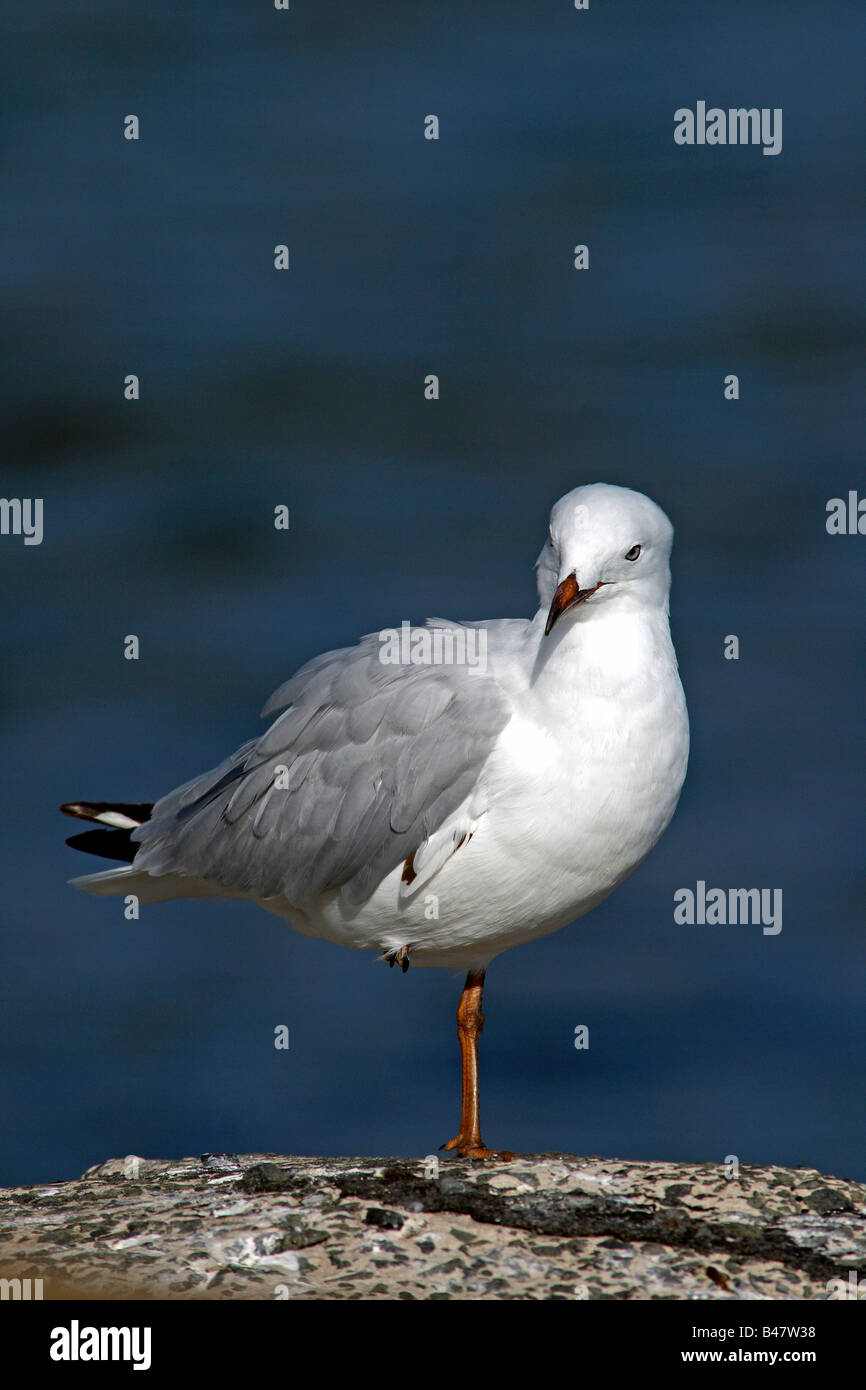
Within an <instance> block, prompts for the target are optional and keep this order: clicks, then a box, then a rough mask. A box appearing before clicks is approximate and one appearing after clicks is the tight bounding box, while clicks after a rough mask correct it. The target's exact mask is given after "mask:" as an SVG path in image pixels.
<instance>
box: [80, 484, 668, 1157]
mask: <svg viewBox="0 0 866 1390" xmlns="http://www.w3.org/2000/svg"><path fill="white" fill-rule="evenodd" d="M672 540H673V527H672V526H671V523H670V522H669V520H668V518H667V517H666V516H665V514H664V512H663V511H662V510H661V509H660V508H659V507H658V506H657V505H656V504H655V503H654V502H652V501H651V500H650V499H649V498H648V497H645V496H644V495H643V494H642V493H639V492H634V491H632V490H631V489H629V488H624V487H615V486H612V485H611V484H607V483H592V484H589V485H586V486H582V487H578V488H575V489H574V490H573V491H572V492H569V493H568V494H567V495H566V496H564V497H562V498H560V500H559V501H558V502H556V503H555V505H554V507H553V509H552V511H551V515H550V528H549V531H548V536H547V540H546V542H545V544H544V547H543V549H542V551H541V554H540V555H539V557H538V561H537V564H536V569H537V577H538V596H539V607H538V611H537V612H536V614H535V616H534V617H533V618H531V619H522V618H499V619H492V620H489V621H486V622H474V623H469V622H450V621H446V620H444V619H440V618H431V619H428V620H427V623H426V625H424V626H421V627H410V626H409V625H408V624H406V623H404V625H403V626H404V629H406V628H408V633H407V634H406V635H407V637H408V638H409V640H407V641H406V642H402V643H400V644H398V647H397V648H396V649H395V645H394V641H393V634H392V635H391V636H389V637H388V639H387V641H386V640H385V634H383V633H378V634H377V633H371V634H369V635H367V636H366V637H362V638H361V640H360V642H359V643H358V644H357V645H356V646H354V647H344V648H341V649H340V650H339V651H330V652H326V653H325V654H324V655H322V656H318V657H315V658H314V659H313V660H312V661H309V662H307V664H306V665H305V666H302V667H301V669H300V670H299V671H298V672H297V673H296V674H295V675H294V676H292V678H291V679H290V680H288V681H286V683H285V684H284V685H281V686H280V688H279V689H278V690H277V691H276V692H275V693H274V694H273V695H272V696H271V698H270V699H269V700H268V702H267V704H266V705H265V707H264V709H263V711H262V716H263V717H266V716H268V715H276V718H275V719H274V720H273V721H272V722H271V723H270V725H269V727H268V728H267V730H266V732H265V733H264V734H262V735H261V736H260V737H258V738H253V739H250V740H249V741H248V742H246V743H244V744H243V745H242V746H241V747H240V748H238V750H237V751H236V752H235V753H232V754H231V756H230V757H228V758H226V759H225V761H224V762H222V763H220V765H219V766H218V767H216V768H214V769H212V770H211V771H210V772H206V773H204V774H203V775H202V776H199V777H196V778H195V779H194V780H193V781H191V782H187V783H185V784H184V785H183V786H181V787H178V788H176V790H174V791H170V792H169V793H168V794H167V795H166V796H163V797H161V798H160V800H158V801H157V802H155V803H154V804H151V803H147V802H116V801H112V802H83V801H76V802H68V803H66V804H65V805H64V806H62V807H61V809H62V810H63V811H64V812H66V813H67V814H68V815H72V816H76V817H79V818H82V819H84V820H87V821H91V822H95V823H96V824H97V825H98V827H99V828H97V829H91V830H88V831H85V832H84V833H82V834H79V835H75V836H73V837H72V838H71V839H70V840H69V841H68V842H67V843H69V844H70V845H72V846H73V847H74V848H76V849H80V850H84V851H86V852H88V853H92V854H96V855H99V856H102V857H104V858H109V859H114V860H117V861H121V863H120V865H119V867H115V868H112V869H109V870H107V871H104V872H101V873H94V874H89V875H87V876H86V877H83V878H76V879H73V880H72V883H73V884H74V886H75V887H77V888H80V889H83V890H84V891H85V892H88V893H95V894H101V895H108V894H122V895H124V896H126V895H129V894H134V895H135V896H136V897H137V899H138V900H139V902H140V903H142V904H147V903H155V902H161V901H165V900H166V899H172V898H208V897H217V898H240V899H246V900H251V901H253V902H255V903H258V904H259V906H261V907H263V908H265V909H266V911H268V912H271V913H275V914H276V915H277V916H279V917H281V918H284V919H285V920H286V921H287V922H288V923H289V924H290V925H291V926H292V927H294V928H295V929H296V930H297V931H299V932H301V933H302V934H303V935H305V936H310V937H315V938H318V939H321V940H325V941H331V942H335V943H338V944H339V945H343V946H349V947H352V948H353V949H355V950H361V951H366V950H369V951H376V952H377V953H378V956H379V959H381V960H384V961H385V962H387V963H388V964H389V965H391V966H394V965H398V966H399V967H400V969H401V971H402V972H404V973H405V971H406V970H407V969H408V968H409V966H410V964H411V965H412V966H440V967H446V968H450V969H457V970H460V971H461V972H462V971H464V970H465V971H466V980H465V984H464V987H463V991H462V994H461V997H460V1003H459V1007H458V1010H457V1034H458V1041H459V1044H460V1053H461V1070H462V1104H461V1115H460V1128H459V1130H458V1132H457V1134H456V1136H455V1137H454V1138H453V1139H451V1140H450V1141H449V1142H448V1143H447V1144H444V1145H443V1146H442V1147H443V1148H444V1149H446V1150H452V1151H456V1152H457V1153H458V1154H460V1155H461V1156H463V1157H465V1158H470V1159H492V1158H497V1157H503V1156H508V1155H507V1154H506V1151H503V1150H493V1149H488V1148H487V1146H486V1145H485V1144H484V1142H483V1140H482V1137H481V1124H480V1115H479V1088H478V1039H479V1036H480V1034H481V1030H482V1026H483V1023H484V1017H483V1014H482V991H483V987H484V979H485V973H486V971H487V968H488V966H489V965H490V962H491V961H492V960H493V959H494V958H495V957H496V956H498V955H500V954H501V953H502V952H503V951H507V950H509V949H510V948H511V947H513V946H519V945H522V944H524V943H526V942H530V941H535V940H537V939H538V938H540V937H543V936H547V935H548V934H549V933H551V932H555V931H558V930H559V929H560V928H561V927H564V926H566V925H567V924H568V923H570V922H573V921H575V920H576V919H577V918H579V917H582V916H584V915H585V914H586V913H588V912H590V911H591V910H592V908H594V907H595V906H597V904H598V903H600V902H601V901H602V900H603V899H604V898H606V897H607V896H608V895H609V894H610V893H612V892H613V891H614V889H615V888H617V887H618V886H619V885H620V884H621V883H622V882H623V881H624V880H625V879H626V878H628V876H629V875H630V874H631V873H633V872H634V870H635V869H636V868H637V867H638V865H639V864H640V863H641V862H642V861H643V860H644V859H645V858H646V856H647V855H648V854H649V852H650V851H651V850H652V849H653V847H654V846H655V845H656V843H657V842H658V840H659V838H660V836H661V835H662V833H663V832H664V830H665V828H666V827H667V825H668V823H669V821H670V819H671V817H672V815H673V813H674V810H675V808H676V804H677V801H678V799H679V795H680V791H681V788H682V785H683V780H684V777H685V772H686V764H687V761H688V749H689V726H688V715H687V711H686V702H685V697H684V694H683V690H682V686H681V684H680V678H679V673H678V668H677V660H676V655H675V652H674V648H673V644H672V641H671V635H670V627H669V622H668V599H669V591H670V568H669V559H670V552H671V544H672ZM433 639H436V640H435V641H434V640H433ZM437 652H438V657H439V659H438V660H437ZM470 656H472V657H473V660H471V661H470V659H469V658H470ZM482 656H483V659H481V657H482Z"/></svg>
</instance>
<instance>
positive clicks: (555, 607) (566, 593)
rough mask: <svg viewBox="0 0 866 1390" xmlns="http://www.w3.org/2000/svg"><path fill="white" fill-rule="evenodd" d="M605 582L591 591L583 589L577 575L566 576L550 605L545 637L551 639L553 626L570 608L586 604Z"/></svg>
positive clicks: (558, 586) (600, 582) (596, 585)
mask: <svg viewBox="0 0 866 1390" xmlns="http://www.w3.org/2000/svg"><path fill="white" fill-rule="evenodd" d="M603 582H604V581H603V580H601V581H599V583H598V584H595V585H593V587H592V588H591V589H581V587H580V585H579V584H578V582H577V575H576V574H574V573H573V572H572V573H571V574H569V575H566V577H565V579H563V581H562V583H561V584H559V585H557V589H556V593H555V594H554V595H553V602H552V603H551V605H550V612H549V613H548V615H547V622H546V623H545V625H544V635H545V637H549V636H550V633H551V631H552V630H553V625H554V623H555V622H556V621H557V619H558V618H561V617H562V615H563V613H565V612H567V610H568V609H569V608H576V607H577V605H578V604H579V603H585V602H586V600H587V599H588V598H590V597H591V596H592V595H593V594H594V593H595V592H596V591H597V590H598V589H600V588H601V586H602V583H603Z"/></svg>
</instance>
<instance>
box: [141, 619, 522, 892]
mask: <svg viewBox="0 0 866 1390" xmlns="http://www.w3.org/2000/svg"><path fill="white" fill-rule="evenodd" d="M380 650H381V648H380V643H379V639H378V636H377V635H375V634H371V635H370V636H368V637H365V638H362V640H361V642H360V643H359V645H358V646H357V647H350V648H344V649H343V650H340V651H334V652H327V653H326V654H325V655H324V656H320V657H317V658H316V659H315V660H314V661H311V662H308V663H307V665H306V666H304V667H302V669H301V670H300V671H299V672H298V673H297V674H296V675H295V676H293V677H292V679H291V680H290V681H287V682H286V684H285V685H283V686H281V687H280V689H279V690H278V691H276V692H275V694H274V695H273V696H272V697H271V699H270V700H269V701H268V703H267V704H266V706H265V708H264V710H263V714H268V713H271V712H273V711H275V710H279V709H281V708H283V707H287V708H284V712H283V713H282V714H280V715H279V717H278V718H277V719H276V721H275V722H274V723H273V724H272V725H271V726H270V728H269V729H268V730H267V732H266V733H264V734H263V735H262V737H261V738H259V739H253V740H251V741H250V742H248V743H245V744H244V745H243V746H242V747H241V748H239V749H238V750H237V752H236V753H234V754H233V755H232V756H231V757H230V758H227V759H226V761H225V762H223V763H221V764H220V765H219V767H217V768H214V769H213V770H212V771H211V772H208V773H205V774H204V776H202V777H198V778H196V779H195V780H194V781H192V782H188V783H186V784H185V785H184V786H183V787H179V788H177V789H176V790H175V791H173V792H170V793H169V795H168V796H165V797H163V798H162V799H161V800H160V801H158V802H157V803H156V805H155V806H154V809H153V815H152V817H151V819H150V820H149V821H148V822H147V823H146V824H144V825H143V826H141V827H140V828H139V829H138V830H136V831H135V832H134V834H133V838H134V839H136V840H138V841H140V843H141V848H140V850H139V851H138V854H137V856H136V859H135V867H136V868H137V869H145V870H147V871H148V872H149V873H151V874H167V873H182V874H187V875H189V876H191V877H196V878H203V879H207V880H209V881H210V882H213V883H215V884H217V885H218V886H219V887H222V888H226V889H232V890H234V891H239V892H244V893H250V894H251V895H253V896H255V897H261V898H270V897H278V896H282V897H285V898H286V899H287V900H288V901H289V902H290V903H292V904H294V905H295V906H298V907H303V906H304V905H305V904H306V903H308V902H310V901H311V900H312V899H313V898H315V897H316V896H317V895H318V894H320V893H322V892H324V891H326V890H328V889H339V890H341V894H342V897H343V899H344V900H345V902H346V903H347V905H358V904H360V903H362V902H363V901H365V899H366V898H368V897H369V896H370V894H371V893H372V892H373V891H374V890H375V889H376V887H377V886H378V885H379V883H380V882H381V881H382V879H383V878H385V877H386V876H387V875H388V874H389V873H390V872H391V871H392V870H393V869H395V868H396V867H397V865H398V864H400V863H401V862H402V861H403V860H405V859H406V858H407V857H408V856H409V855H411V854H413V852H414V851H415V850H416V849H417V848H418V846H419V845H421V844H423V843H424V841H425V840H427V839H428V837H430V836H431V835H433V834H434V833H435V832H436V831H437V830H438V829H439V828H440V827H441V826H443V825H444V823H445V822H446V821H447V820H448V819H449V817H451V816H453V815H454V813H455V812H456V811H457V810H458V809H459V808H460V807H461V806H462V805H463V803H464V802H465V801H466V800H467V798H468V797H470V796H471V794H472V793H473V790H474V788H475V787H476V785H477V782H478V776H479V773H480V771H481V769H482V767H483V765H484V763H485V762H486V760H487V757H488V755H489V753H490V751H491V749H492V747H493V745H494V743H495V741H496V738H497V736H498V734H499V732H500V731H501V729H502V728H504V726H505V724H506V723H507V722H508V720H509V718H510V713H511V711H510V705H509V703H508V701H507V699H506V697H505V696H504V695H503V694H502V693H501V691H500V689H499V687H498V686H497V684H496V682H495V681H494V680H492V679H491V678H490V677H489V676H487V675H481V674H470V671H469V669H468V668H467V667H466V666H459V665H449V666H432V665H407V664H403V665H399V664H395V665H387V664H383V662H382V661H381V660H380Z"/></svg>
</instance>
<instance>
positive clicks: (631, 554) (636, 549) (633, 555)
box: [625, 545, 640, 560]
mask: <svg viewBox="0 0 866 1390" xmlns="http://www.w3.org/2000/svg"><path fill="white" fill-rule="evenodd" d="M638 555H640V546H639V545H633V546H632V548H631V550H627V551H626V554H625V558H626V559H627V560H636V559H637V557H638Z"/></svg>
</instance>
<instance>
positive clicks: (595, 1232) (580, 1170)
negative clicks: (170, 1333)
mask: <svg viewBox="0 0 866 1390" xmlns="http://www.w3.org/2000/svg"><path fill="white" fill-rule="evenodd" d="M429 1171H430V1168H429V1167H428V1168H427V1169H426V1170H425V1164H424V1163H423V1162H407V1161H403V1160H390V1159H379V1160H377V1159H349V1158H345V1159H330V1158H328V1159H317V1158H286V1157H280V1156H279V1155H263V1154H248V1155H243V1156H237V1155H205V1156H203V1157H202V1158H187V1159H181V1160H178V1161H176V1162H171V1161H168V1162H163V1161H156V1160H154V1161H148V1160H145V1159H138V1158H135V1157H130V1158H127V1159H115V1160H112V1161H110V1162H108V1163H103V1164H101V1165H100V1166H99V1167H97V1168H91V1169H89V1170H88V1172H87V1173H85V1174H84V1176H83V1177H82V1178H81V1179H80V1180H79V1181H77V1182H66V1183H57V1184H55V1185H53V1186H49V1187H44V1186H43V1187H32V1188H8V1189H4V1190H2V1191H0V1278H6V1279H15V1278H19V1279H26V1278H30V1279H42V1280H43V1288H44V1297H45V1298H49V1299H50V1298H52V1297H54V1298H56V1297H70V1296H76V1297H77V1296H84V1297H91V1298H106V1297H108V1298H129V1297H136V1298H137V1297H146V1298H160V1299H165V1298H169V1299H189V1298H211V1299H235V1298H244V1299H262V1298H265V1299H280V1298H291V1299H321V1298H334V1299H359V1298H360V1299H455V1298H457V1299H483V1300H487V1299H575V1298H577V1299H604V1298H613V1299H804V1298H805V1299H826V1298H827V1297H828V1281H830V1280H833V1279H840V1280H845V1281H847V1279H848V1274H849V1271H851V1270H855V1271H858V1272H859V1271H863V1272H864V1275H866V1187H864V1186H862V1185H860V1184H857V1183H853V1182H847V1181H844V1180H842V1179H838V1178H825V1177H823V1176H821V1174H819V1173H817V1172H815V1171H813V1170H811V1169H806V1168H795V1169H791V1168H754V1167H743V1168H741V1169H740V1172H739V1176H738V1177H737V1178H729V1177H728V1176H727V1175H726V1171H725V1169H724V1168H723V1167H722V1166H721V1165H712V1164H703V1165H697V1166H696V1165H688V1164H674V1163H633V1162H621V1161H619V1160H615V1159H614V1160H605V1159H598V1158H577V1157H574V1156H572V1155H567V1154H542V1155H529V1156H525V1157H519V1156H518V1157H516V1158H514V1159H513V1160H511V1161H509V1162H507V1163H496V1164H488V1163H468V1162H463V1161H456V1162H443V1163H442V1164H441V1166H440V1169H439V1173H438V1176H426V1173H427V1172H429Z"/></svg>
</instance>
